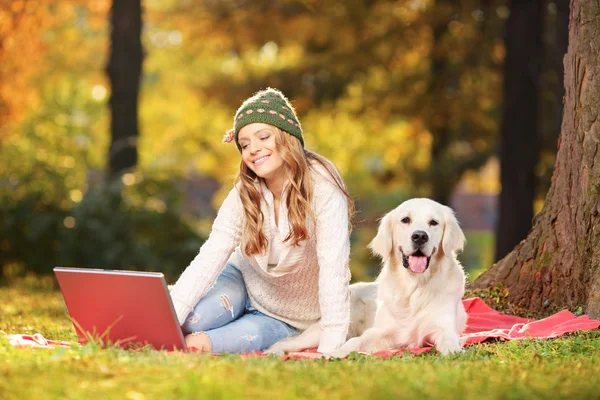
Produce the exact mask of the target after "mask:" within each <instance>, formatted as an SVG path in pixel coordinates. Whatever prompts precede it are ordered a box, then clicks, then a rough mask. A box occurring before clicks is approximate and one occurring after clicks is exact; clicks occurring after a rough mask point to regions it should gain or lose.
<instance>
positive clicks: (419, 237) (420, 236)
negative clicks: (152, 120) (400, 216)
mask: <svg viewBox="0 0 600 400" xmlns="http://www.w3.org/2000/svg"><path fill="white" fill-rule="evenodd" d="M411 239H412V241H413V243H414V244H417V245H419V246H420V245H422V244H423V243H426V242H427V241H428V240H429V236H427V232H425V231H414V232H413V234H412V236H411Z"/></svg>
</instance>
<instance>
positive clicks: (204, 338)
mask: <svg viewBox="0 0 600 400" xmlns="http://www.w3.org/2000/svg"><path fill="white" fill-rule="evenodd" d="M185 344H186V345H187V347H188V348H192V347H194V348H195V349H196V351H202V352H209V351H210V350H211V347H210V339H209V338H208V335H207V334H206V333H204V332H199V333H190V334H189V335H187V336H186V337H185Z"/></svg>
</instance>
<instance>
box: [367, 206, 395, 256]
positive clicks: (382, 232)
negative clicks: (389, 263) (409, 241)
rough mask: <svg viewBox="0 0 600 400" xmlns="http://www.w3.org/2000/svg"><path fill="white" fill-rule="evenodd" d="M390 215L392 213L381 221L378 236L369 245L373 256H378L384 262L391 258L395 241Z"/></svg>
mask: <svg viewBox="0 0 600 400" xmlns="http://www.w3.org/2000/svg"><path fill="white" fill-rule="evenodd" d="M390 214H391V213H388V214H386V215H385V216H384V217H383V218H382V219H381V221H379V229H377V235H376V236H375V238H374V239H373V240H372V241H371V243H369V248H370V249H371V251H372V252H373V254H375V255H378V256H379V257H381V259H382V260H384V261H385V260H387V259H388V258H390V255H391V254H392V248H393V246H394V240H393V238H392V216H391V215H390Z"/></svg>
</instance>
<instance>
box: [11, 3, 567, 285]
mask: <svg viewBox="0 0 600 400" xmlns="http://www.w3.org/2000/svg"><path fill="white" fill-rule="evenodd" d="M532 3H533V2H532ZM535 3H536V4H535V5H534V6H528V7H521V11H519V12H521V13H529V15H528V16H527V15H526V17H527V18H528V23H527V24H526V26H521V27H517V28H515V29H514V30H513V31H509V32H508V34H510V33H511V32H512V34H513V35H516V36H517V37H518V35H524V36H522V38H521V39H518V40H521V41H523V42H524V43H525V46H529V47H526V51H527V53H528V55H529V57H528V58H517V59H514V58H513V61H512V65H508V63H507V65H505V63H504V62H505V58H506V48H505V33H507V30H506V24H507V22H508V18H509V16H510V13H511V9H510V8H509V4H508V3H507V2H505V1H496V0H461V1H447V0H446V1H430V0H409V1H368V0H353V1H347V2H338V1H312V0H306V1H278V2H272V1H253V2H249V1H242V0H228V1H202V2H193V1H185V0H147V1H144V2H143V7H141V8H140V7H139V2H135V1H133V2H115V12H113V13H112V18H113V20H112V22H111V5H112V4H111V2H109V1H105V0H97V1H93V0H90V1H81V0H60V1H55V0H46V1H36V0H16V1H6V0H4V1H1V2H0V5H1V6H0V265H1V266H2V281H3V282H4V283H9V284H10V282H11V281H12V280H13V279H14V278H15V277H23V276H26V275H27V274H30V273H35V274H42V275H44V274H50V273H51V270H52V268H53V267H54V266H57V265H69V266H82V267H93V268H110V269H140V270H154V271H162V272H164V273H165V274H166V275H167V277H168V280H170V281H173V280H174V279H176V278H177V276H178V274H179V273H180V272H181V271H182V270H183V269H184V268H185V267H186V266H187V265H188V263H189V262H190V261H191V259H192V258H193V257H194V256H195V254H196V253H197V251H198V249H199V247H200V245H201V244H202V242H203V240H204V239H205V238H206V237H207V235H208V233H209V232H210V227H211V223H212V220H213V218H214V216H215V213H216V212H215V210H216V209H218V206H219V205H220V203H221V201H222V199H223V198H224V195H225V194H226V193H227V192H228V191H229V190H230V188H231V187H232V183H233V178H234V176H235V174H236V171H237V170H238V165H239V153H238V152H237V149H236V148H235V146H233V145H226V144H222V143H221V139H222V136H223V134H224V133H225V132H226V131H227V130H228V129H229V128H231V126H232V118H233V114H234V113H235V110H236V109H237V107H238V106H239V105H240V104H241V101H242V100H243V99H245V98H247V97H248V96H250V95H252V94H253V93H254V92H256V91H258V90H259V89H261V88H265V87H268V86H272V87H277V88H280V89H281V90H282V91H283V92H284V93H285V94H286V95H287V96H288V97H289V98H290V99H291V100H292V102H293V104H294V106H295V108H296V110H297V112H298V114H299V117H300V121H301V123H302V126H303V130H304V136H305V141H306V143H307V147H308V148H310V149H312V150H315V151H317V152H319V153H321V154H323V155H324V156H326V157H328V158H329V159H331V160H332V161H333V162H334V163H335V164H336V166H337V167H338V168H339V169H340V171H341V173H342V175H343V177H344V179H345V181H346V184H347V186H348V188H349V191H350V193H351V194H352V195H353V196H354V197H355V198H356V202H357V209H358V213H357V215H356V218H355V225H354V231H353V234H352V257H351V268H352V273H353V279H354V280H355V281H356V280H372V279H373V278H374V277H375V276H376V274H377V272H378V271H379V261H378V260H377V259H375V258H374V257H372V256H371V255H370V253H369V251H368V250H367V247H366V245H367V244H368V243H369V241H370V240H371V239H372V238H373V237H374V235H375V231H376V228H377V222H378V219H379V218H381V217H382V216H383V215H384V214H385V213H386V212H388V211H390V210H391V209H393V208H394V207H396V206H397V205H398V204H400V202H402V201H403V200H405V199H408V198H411V197H431V198H433V199H435V200H438V201H440V202H442V203H444V204H448V205H450V206H451V207H453V208H454V209H455V210H456V213H457V215H458V218H459V220H460V222H461V224H462V227H463V229H464V230H465V231H466V234H467V239H468V244H467V247H466V250H465V252H464V253H463V254H462V255H461V256H460V258H461V260H462V262H463V264H464V266H465V269H466V270H467V271H468V272H469V273H470V276H471V279H472V278H473V277H474V276H476V275H477V274H478V273H480V272H481V271H482V270H485V269H487V268H489V267H490V266H491V265H492V264H493V263H494V262H495V261H496V260H498V259H500V258H502V256H504V255H505V254H506V253H508V251H510V249H511V248H512V247H513V246H514V245H515V244H516V243H518V242H519V241H520V240H521V239H524V238H525V236H526V233H527V231H528V230H529V228H530V227H531V220H532V217H533V215H535V213H537V212H538V211H539V210H540V209H541V208H542V205H543V202H544V196H545V194H546V192H547V190H548V187H549V184H550V177H551V176H552V169H553V165H554V160H555V155H556V143H557V139H558V136H559V133H560V126H561V115H562V96H563V93H564V89H563V74H564V72H563V65H562V59H563V56H564V54H565V52H566V49H567V43H566V41H567V34H568V29H567V24H568V18H569V15H568V14H569V9H568V2H565V1H558V2H554V1H539V2H535ZM117 4H120V6H116V5H117ZM136 4H137V6H136ZM516 11H518V10H512V12H516ZM119 21H120V22H119ZM111 23H112V25H111ZM111 26H114V27H115V29H114V30H113V29H111ZM136 32H137V33H136ZM111 33H112V34H113V36H112V37H111ZM111 50H112V51H111ZM142 59H143V62H142ZM109 66H110V67H109ZM111 68H112V72H113V73H114V76H113V79H114V80H113V81H111V77H110V76H109V75H110V74H109V73H110V72H111ZM523 69H526V70H528V71H529V72H528V76H526V77H525V80H526V82H527V83H529V84H530V86H531V88H529V87H526V89H531V90H530V94H531V96H533V97H527V96H526V95H525V96H524V95H523V94H522V93H521V94H517V97H516V98H512V99H508V100H506V99H505V98H503V86H502V85H503V81H504V80H505V79H506V76H507V74H513V75H518V74H522V72H519V70H523ZM119 79H120V81H119ZM138 81H139V92H137V90H138V88H137V82H138ZM114 85H120V86H119V89H118V90H116V89H113V86H114ZM114 87H116V86H114ZM111 96H113V97H112V98H113V100H112V101H111ZM506 102H512V104H513V106H512V107H517V108H522V109H525V110H531V114H530V115H531V119H532V120H533V122H532V123H530V124H529V125H528V127H525V128H524V129H521V130H519V129H510V128H508V129H504V130H503V129H502V126H510V121H508V122H507V121H506V120H510V119H511V118H514V117H513V116H511V115H508V116H504V119H505V120H504V121H503V114H502V110H503V104H506ZM111 104H112V106H113V108H112V112H113V113H116V114H114V115H115V117H114V118H113V119H112V122H113V124H112V125H111V115H112V114H111ZM119 107H121V109H120V110H119ZM505 108H506V107H505ZM119 113H120V114H119ZM119 118H121V119H122V121H124V122H119V121H117V119H119ZM503 124H504V125H503ZM502 135H505V137H507V136H510V135H512V136H516V137H526V138H528V140H529V141H530V142H531V143H532V144H531V145H530V146H529V147H523V148H521V147H520V146H519V147H517V148H514V149H511V151H510V153H511V154H508V153H506V154H505V157H507V159H506V160H505V161H504V162H503V163H501V162H500V150H499V149H500V140H501V137H502ZM517 156H519V157H522V158H525V159H527V161H526V163H528V167H527V168H526V169H528V170H526V171H524V170H523V169H519V168H521V167H522V165H521V167H519V166H517V164H518V163H519V161H516V160H514V162H513V159H516V157H517ZM511 157H512V158H511ZM521 164H522V163H521ZM501 165H502V168H504V169H505V170H506V171H508V170H511V169H512V171H513V174H516V175H517V176H528V175H530V176H531V177H532V178H531V180H529V181H527V184H528V185H529V186H530V187H531V188H532V189H531V193H524V192H519V191H518V188H508V189H506V188H505V190H506V191H509V190H512V191H513V195H518V196H517V197H518V202H519V203H522V204H523V203H524V204H525V208H526V209H527V208H529V209H530V210H529V214H528V212H527V210H526V211H525V213H524V214H523V213H521V214H520V213H519V210H517V209H513V210H509V212H508V213H506V215H504V216H502V215H500V211H499V210H500V209H499V197H500V194H501V191H502V184H501V180H500V171H501ZM515 191H516V192H517V193H514V192H515ZM502 218H504V220H505V221H507V220H510V221H517V222H520V223H521V225H524V228H522V229H521V231H520V233H516V234H515V233H514V232H512V233H511V234H510V235H509V234H504V236H502V237H506V240H507V242H509V244H508V245H506V244H505V245H504V248H503V249H497V248H496V240H495V238H496V236H497V230H498V229H499V221H501V220H502ZM49 279H51V278H49ZM48 282H49V283H48V284H49V285H50V284H53V283H52V282H51V280H49V281H48Z"/></svg>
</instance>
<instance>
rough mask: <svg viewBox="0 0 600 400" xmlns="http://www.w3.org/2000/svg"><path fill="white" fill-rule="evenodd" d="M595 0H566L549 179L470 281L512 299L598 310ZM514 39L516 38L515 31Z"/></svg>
mask: <svg viewBox="0 0 600 400" xmlns="http://www.w3.org/2000/svg"><path fill="white" fill-rule="evenodd" d="M599 37H600V4H599V3H598V2H590V1H587V0H573V1H572V3H571V16H570V24H569V50H568V52H567V55H566V56H565V58H564V65H565V80H564V81H565V100H564V104H565V107H564V111H563V121H562V130H561V136H560V139H559V144H558V155H557V159H556V165H555V168H554V174H553V177H552V185H551V187H550V190H549V192H548V194H547V196H546V201H545V205H544V208H543V209H542V211H541V213H540V214H539V216H538V217H537V218H536V219H535V223H534V226H533V228H532V230H531V231H530V233H529V235H528V236H527V238H526V239H525V240H524V241H522V242H521V243H519V244H518V245H517V246H516V247H515V249H514V250H513V251H512V252H511V253H510V254H508V255H507V256H506V257H504V258H503V259H502V260H500V261H499V262H498V263H497V264H496V265H495V266H493V267H492V268H491V269H490V270H489V271H487V272H485V273H484V274H482V275H481V276H480V277H479V278H478V279H477V280H476V281H475V282H474V284H473V287H474V288H486V287H490V286H492V285H496V284H498V283H500V284H503V285H505V286H506V287H507V288H508V293H509V294H508V300H509V301H510V302H511V303H513V304H514V305H516V306H519V307H522V308H526V309H529V310H531V311H537V312H540V313H542V312H543V310H544V308H546V307H549V310H553V309H555V308H558V307H568V308H570V309H576V308H578V307H580V306H581V307H582V308H583V310H584V311H585V312H586V313H587V314H588V315H589V316H590V317H593V318H598V317H600V246H598V243H600V151H599V150H600V143H599V142H600V118H599V115H598V113H599V112H598V110H599V109H600V107H599V105H600V92H599V90H598V87H599V86H600V85H599V80H600V50H599V49H600V46H599V39H598V38H599ZM521 40H524V38H523V37H521Z"/></svg>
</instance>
